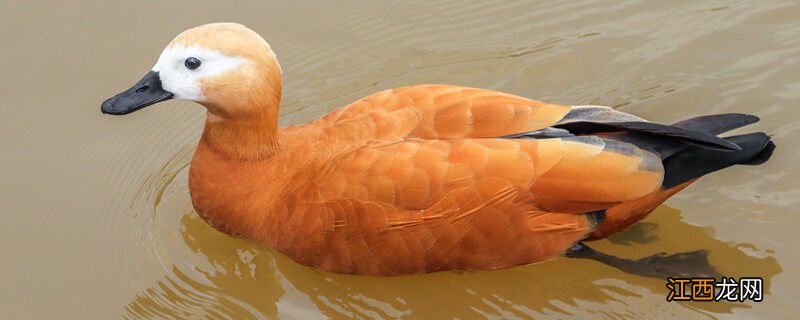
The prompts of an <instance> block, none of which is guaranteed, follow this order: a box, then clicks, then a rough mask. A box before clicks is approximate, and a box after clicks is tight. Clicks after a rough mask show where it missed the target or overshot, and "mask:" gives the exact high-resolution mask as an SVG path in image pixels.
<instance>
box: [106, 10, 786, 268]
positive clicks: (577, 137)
mask: <svg viewBox="0 0 800 320" xmlns="http://www.w3.org/2000/svg"><path fill="white" fill-rule="evenodd" d="M193 30H194V31H193ZM219 32H222V33H225V34H226V37H224V38H225V39H229V38H230V35H231V34H233V35H238V36H241V37H244V38H247V39H249V40H252V39H250V38H252V37H253V36H252V34H253V33H252V31H249V30H248V29H246V28H244V27H242V26H239V25H232V24H218V25H208V26H203V27H198V28H196V29H192V30H190V31H187V32H186V33H184V34H182V35H181V36H179V37H178V38H176V40H174V41H173V44H171V45H170V48H172V47H179V48H180V46H187V42H188V43H192V44H197V43H198V41H197V40H196V39H198V38H200V39H203V38H202V36H203V35H206V36H209V37H210V38H214V39H216V38H217V36H215V35H214V34H213V33H219ZM259 39H260V37H259ZM204 41H206V40H204ZM262 41H263V40H262ZM223 42H224V41H223ZM228 42H229V43H226V44H225V46H223V47H222V48H221V49H220V48H218V47H219V44H215V45H216V47H215V45H205V47H210V48H214V49H218V50H223V52H229V51H235V50H232V49H230V48H228V47H230V46H237V45H239V44H237V43H236V42H231V41H228ZM212 43H214V42H212ZM258 48H259V50H262V49H263V48H261V47H258ZM266 49H267V50H266V51H268V52H261V51H259V50H251V51H252V52H250V51H247V50H244V52H245V53H241V56H242V57H244V58H245V59H250V62H253V61H255V62H254V63H253V64H254V65H256V66H257V67H255V70H256V71H255V72H256V75H255V76H253V75H252V74H248V72H247V71H242V69H241V67H240V69H233V70H232V71H228V72H226V73H222V74H221V75H215V77H216V78H212V79H211V80H204V81H203V82H200V81H196V82H198V83H202V86H201V92H202V93H203V94H202V95H200V97H199V98H196V99H193V100H195V101H198V102H200V103H203V104H204V105H206V107H207V108H208V109H209V116H208V119H207V121H206V128H205V131H204V133H203V136H202V138H201V140H200V143H199V145H198V147H197V151H196V152H195V156H194V159H193V160H192V164H191V169H190V177H189V182H190V191H191V196H192V202H193V204H194V206H195V209H196V210H197V212H198V214H199V215H200V216H201V217H202V218H203V219H204V220H205V221H207V222H208V223H209V224H210V225H212V226H213V227H215V228H217V229H218V230H220V231H223V232H226V233H229V234H233V235H238V236H244V237H247V238H252V239H256V240H259V241H263V242H265V243H267V244H269V245H271V246H273V247H274V248H276V249H277V250H279V251H280V252H282V253H284V254H286V255H288V256H290V257H291V258H292V259H294V260H296V261H298V262H300V263H302V264H305V265H312V266H317V267H320V268H322V269H325V270H329V271H334V272H341V273H356V274H372V275H396V274H409V273H422V272H433V271H439V270H456V269H461V270H463V269H471V270H476V269H500V268H508V267H512V266H516V265H522V264H529V263H534V262H538V261H542V260H546V259H549V258H551V257H553V256H556V255H559V254H562V253H563V252H565V251H566V250H567V249H569V248H570V247H572V246H573V245H575V244H576V243H577V242H579V241H581V240H584V239H588V238H602V237H606V236H608V235H611V234H613V233H615V232H617V231H619V230H622V229H624V228H626V227H628V226H629V225H631V224H633V223H635V222H636V221H639V220H640V219H642V218H643V217H644V216H645V215H646V214H647V213H649V212H650V211H652V209H653V208H655V207H656V206H657V205H658V204H660V203H661V202H663V201H664V200H665V199H666V198H668V197H669V196H671V195H672V194H674V193H675V192H677V191H679V190H680V189H682V188H684V187H685V186H687V185H688V184H690V183H691V182H692V181H694V180H695V179H696V178H697V177H699V176H701V175H702V174H705V173H708V172H711V171H715V170H718V169H721V168H723V167H727V166H730V165H733V164H737V163H747V162H757V161H756V160H754V159H755V158H758V157H761V158H765V157H768V154H766V155H765V154H764V153H768V152H771V149H770V148H769V147H768V143H769V139H768V138H766V136H763V134H762V135H758V136H752V135H750V136H747V137H746V138H736V139H731V140H724V139H720V138H716V137H714V135H716V134H718V133H721V132H724V131H727V130H729V129H732V128H735V127H738V126H742V125H746V124H749V123H752V122H753V121H754V117H748V116H743V115H722V116H717V117H713V118H709V119H705V120H704V121H705V123H709V124H711V125H712V126H713V124H716V125H717V126H718V127H719V128H716V129H714V128H711V129H698V125H699V124H703V123H704V122H703V121H699V120H698V121H694V122H689V123H688V124H686V123H684V124H676V126H674V127H668V126H660V125H655V124H651V123H649V122H646V121H645V120H643V119H641V118H638V117H635V116H632V115H628V114H625V113H621V112H617V111H614V110H612V109H610V108H607V107H594V106H587V107H570V106H564V105H554V104H547V103H542V102H538V101H534V100H530V99H526V98H522V97H518V96H513V95H509V94H505V93H500V92H496V91H491V90H482V89H474V88H464V87H456V86H444V85H419V86H411V87H404V88H397V89H393V90H386V91H382V92H379V93H376V94H373V95H370V96H368V97H366V98H364V99H361V100H359V101H357V102H355V103H353V104H351V105H349V106H347V107H345V108H343V109H341V110H339V111H336V112H334V113H331V114H329V115H327V116H325V117H323V118H321V119H319V120H316V121H314V122H311V123H309V124H306V125H299V126H291V127H285V128H278V127H277V110H278V104H279V101H280V69H279V67H276V66H277V62H276V61H274V54H272V53H271V50H269V46H266ZM225 50H227V51H225ZM262 51H263V50H262ZM165 52H167V51H165ZM237 52H242V50H239V51H237ZM253 52H255V53H253ZM170 54H171V53H170ZM165 55H166V53H165V54H162V59H160V60H159V63H158V64H157V66H159V65H162V67H159V68H164V67H163V63H162V60H165V58H164V56H165ZM185 58H186V57H181V59H185ZM167 60H168V59H167ZM211 60H212V59H209V61H211ZM223 60H224V59H223ZM226 61H228V60H226ZM230 61H233V60H230ZM259 61H261V62H259ZM187 67H189V63H188V61H187ZM167 69H168V68H167ZM162 70H164V69H162ZM244 70H250V69H244ZM155 71H158V70H157V69H156V68H154V72H155ZM162 72H165V71H162ZM190 74H191V73H190ZM235 77H244V78H242V79H235ZM161 78H164V76H163V75H162V76H161ZM220 79H222V80H220ZM243 79H244V80H243ZM254 79H255V80H254ZM235 80H236V81H235ZM193 81H194V80H193ZM215 81H216V82H215ZM191 83H194V82H191ZM191 83H190V84H191ZM209 83H211V84H212V85H213V84H214V83H224V85H225V86H227V87H226V88H225V90H219V91H218V92H214V93H209V92H208V91H209V86H210V85H209ZM159 85H160V83H159ZM167 86H168V84H167V83H165V85H164V87H165V88H167ZM172 87H178V88H179V89H175V90H174V91H179V90H182V89H180V88H182V87H181V86H178V85H175V84H172ZM231 87H233V88H231ZM134 89H135V88H134ZM140 90H141V88H140ZM187 92H192V91H187ZM169 93H170V94H175V95H176V96H177V95H179V94H177V93H175V92H173V91H169ZM184 95H185V94H184ZM123 98H126V97H122V98H117V97H115V98H113V99H117V100H121V99H123ZM113 99H110V100H109V101H111V100H113ZM107 103H109V102H107ZM115 103H116V104H119V102H117V101H112V102H111V103H109V107H108V109H109V110H111V111H110V113H114V112H118V113H126V112H123V111H116V110H114V109H113V108H114V106H113V105H112V104H115ZM106 108H107V107H106V105H105V104H104V111H106ZM710 120H713V121H710ZM609 131H611V132H613V133H615V134H609ZM703 131H704V132H703ZM734 143H739V144H746V145H747V148H745V147H744V146H742V147H741V148H740V147H739V146H737V145H736V144H734ZM751 145H752V146H751ZM726 148H727V149H733V150H734V151H730V150H728V151H721V150H719V149H726ZM736 149H740V150H736ZM762 150H766V151H763V152H762ZM726 152H727V153H726ZM709 155H710V157H712V158H714V157H716V158H719V159H717V160H720V159H723V158H724V161H721V160H720V161H713V163H710V164H699V165H697V167H696V168H695V167H691V168H686V167H687V166H690V165H691V162H692V161H691V159H690V158H692V157H698V156H700V157H709ZM716 158H715V159H716ZM695 162H696V161H695ZM700 162H702V161H700ZM665 168H666V170H665Z"/></svg>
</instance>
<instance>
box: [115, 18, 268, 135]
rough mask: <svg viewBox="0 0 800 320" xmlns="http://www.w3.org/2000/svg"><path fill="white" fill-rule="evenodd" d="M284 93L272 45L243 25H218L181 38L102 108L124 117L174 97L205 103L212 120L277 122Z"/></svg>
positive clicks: (187, 33)
mask: <svg viewBox="0 0 800 320" xmlns="http://www.w3.org/2000/svg"><path fill="white" fill-rule="evenodd" d="M280 93H281V70H280V66H279V65H278V61H277V60H276V58H275V54H274V53H273V52H272V50H271V49H270V46H269V44H267V42H266V41H264V39H263V38H261V36H259V35H258V34H257V33H255V32H254V31H252V30H250V29H248V28H247V27H245V26H243V25H240V24H236V23H213V24H207V25H203V26H199V27H196V28H192V29H189V30H186V31H184V32H183V33H181V34H180V35H178V36H177V37H176V38H175V39H174V40H172V42H170V43H169V45H167V47H166V48H165V49H164V51H163V52H162V53H161V56H160V57H159V58H158V61H157V62H156V64H155V65H154V66H153V68H152V69H151V70H150V72H149V73H147V74H146V75H145V76H144V78H142V80H139V82H137V83H136V84H135V85H134V86H133V87H131V88H130V89H128V90H126V91H124V92H122V93H120V94H117V95H116V96H114V97H112V98H110V99H108V100H106V101H105V102H103V104H102V106H101V110H102V112H103V113H107V114H113V115H123V114H128V113H131V112H134V111H136V110H139V109H142V108H144V107H147V106H149V105H152V104H155V103H158V102H161V101H165V100H169V99H173V98H174V99H184V100H191V101H195V102H197V103H200V104H202V105H204V106H205V107H206V108H207V109H208V112H209V118H211V117H215V118H218V119H231V120H235V119H240V120H248V121H252V120H256V119H264V117H273V118H275V119H274V120H275V121H277V108H278V104H279V102H280ZM265 109H274V110H265ZM270 120H272V119H270Z"/></svg>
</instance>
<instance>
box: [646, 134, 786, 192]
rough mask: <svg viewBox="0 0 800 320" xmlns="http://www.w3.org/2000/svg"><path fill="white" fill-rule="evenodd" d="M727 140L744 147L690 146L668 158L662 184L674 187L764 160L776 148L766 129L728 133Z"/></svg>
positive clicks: (665, 161)
mask: <svg viewBox="0 0 800 320" xmlns="http://www.w3.org/2000/svg"><path fill="white" fill-rule="evenodd" d="M725 140H728V141H730V142H732V143H735V144H737V145H739V147H741V148H742V150H739V151H720V150H713V149H707V148H703V147H698V146H690V147H687V148H684V149H683V150H681V151H679V152H677V153H675V154H674V155H672V156H670V157H668V158H666V159H664V182H662V186H663V187H664V188H671V187H674V186H676V185H679V184H681V183H683V182H686V181H689V180H692V179H694V178H699V177H701V176H703V175H706V174H708V173H711V172H714V171H718V170H722V169H725V168H727V167H730V166H732V165H735V164H759V163H763V162H766V161H767V160H768V159H769V157H770V156H771V155H772V151H773V150H775V144H774V143H773V142H772V141H770V137H769V136H767V135H766V134H765V133H763V132H754V133H749V134H744V135H738V136H733V137H727V138H725Z"/></svg>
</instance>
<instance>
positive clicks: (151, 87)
mask: <svg viewBox="0 0 800 320" xmlns="http://www.w3.org/2000/svg"><path fill="white" fill-rule="evenodd" d="M169 99H172V93H170V92H168V91H166V90H164V88H162V87H161V78H160V77H159V76H158V72H155V71H150V73H148V74H146V75H145V76H144V78H142V80H139V82H137V83H136V84H135V85H133V87H131V88H130V89H128V90H125V91H124V92H122V93H120V94H118V95H116V96H114V97H112V98H111V99H108V100H106V101H105V102H103V105H102V106H100V110H101V111H102V112H103V113H106V114H113V115H123V114H128V113H131V112H134V111H136V110H139V109H142V108H144V107H147V106H149V105H152V104H156V103H158V102H161V101H164V100H169Z"/></svg>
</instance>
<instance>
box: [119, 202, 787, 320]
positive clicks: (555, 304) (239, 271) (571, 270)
mask: <svg viewBox="0 0 800 320" xmlns="http://www.w3.org/2000/svg"><path fill="white" fill-rule="evenodd" d="M175 214H177V213H175ZM180 224H181V226H180V229H182V237H183V241H184V243H185V246H186V248H185V249H186V250H183V251H179V250H176V251H179V252H178V253H179V254H186V255H191V254H195V255H202V256H203V257H204V259H207V260H208V263H209V266H211V267H199V266H196V267H194V269H189V270H187V269H186V268H183V269H182V268H181V267H178V266H177V265H173V267H172V270H169V272H167V274H166V275H164V279H163V280H161V281H159V282H158V284H157V285H155V286H153V287H151V288H149V289H148V290H146V291H145V292H142V293H141V294H139V295H137V296H136V297H134V298H133V299H132V300H131V301H130V303H129V304H128V306H127V307H126V314H125V316H126V318H173V317H174V318H181V319H182V318H213V319H224V318H232V319H245V318H276V317H278V316H281V317H289V318H304V319H308V318H319V317H328V318H404V317H405V318H425V319H444V318H462V319H473V318H485V317H492V316H499V317H501V318H565V317H566V318H575V317H577V318H607V317H614V318H618V317H625V318H649V317H652V316H659V317H661V318H664V317H666V318H670V317H673V318H690V317H691V318H694V317H697V316H700V313H703V314H708V315H711V316H720V315H724V314H727V313H730V312H732V311H733V310H734V309H735V308H748V304H747V303H723V302H691V303H678V302H666V300H665V297H666V294H667V289H666V286H665V284H666V280H665V279H652V278H643V277H639V276H633V275H628V274H625V273H623V272H621V271H619V270H617V269H613V268H611V267H608V266H605V265H603V264H600V263H598V262H594V261H589V260H580V259H567V258H557V259H553V260H551V261H546V262H543V263H538V264H535V265H529V266H522V267H516V268H512V269H508V270H501V271H491V272H460V273H457V272H440V273H434V274H425V275H415V276H401V277H383V278H381V277H366V276H351V275H338V274H332V273H327V272H323V271H319V270H315V269H312V268H308V267H304V266H301V265H298V264H296V263H294V262H293V261H291V260H289V259H288V258H286V257H284V256H283V255H281V254H279V253H276V252H274V251H272V250H270V249H268V248H265V247H262V246H259V245H257V244H255V243H252V242H248V241H244V240H241V239H234V238H231V237H229V236H227V235H224V234H222V233H219V232H217V231H215V230H213V229H211V228H210V227H208V226H207V225H206V224H205V223H204V222H203V221H202V220H201V219H199V218H198V217H197V215H196V214H195V213H194V212H192V211H191V210H186V211H185V212H184V214H183V216H182V218H181V219H180ZM741 246H749V247H750V248H751V249H752V246H751V245H749V244H743V245H732V244H728V243H725V242H722V241H719V240H716V239H714V238H713V230H711V229H710V228H701V227H696V226H692V225H689V224H687V223H685V222H683V221H682V220H681V212H680V211H678V210H676V209H673V208H670V207H668V206H661V207H659V208H658V209H657V210H656V211H655V212H653V213H652V214H651V216H650V217H649V218H648V219H647V220H646V221H645V222H643V223H639V224H637V225H635V226H634V227H632V228H630V229H628V230H626V231H625V232H622V233H620V234H618V235H616V236H614V237H612V238H611V239H609V240H603V241H599V242H594V247H596V248H597V249H599V250H602V251H605V252H608V253H614V254H616V255H619V256H621V257H628V258H634V257H642V256H646V255H651V254H654V253H657V252H660V251H666V252H670V253H674V252H684V251H690V250H697V249H707V250H709V251H710V257H709V259H710V260H711V264H712V265H714V266H715V267H716V268H717V270H719V271H720V273H722V274H725V275H728V276H734V277H741V276H758V277H762V278H764V280H765V287H764V289H765V294H768V293H769V287H770V282H771V281H770V280H771V278H772V277H773V276H775V275H776V274H778V273H780V272H781V268H780V266H779V265H778V264H777V262H776V261H775V259H774V258H772V257H771V256H763V257H756V256H755V255H753V254H745V253H744V252H742V251H740V250H739V249H737V247H741ZM751 251H752V250H751ZM175 259H181V257H177V258H175ZM767 299H768V298H767Z"/></svg>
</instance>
